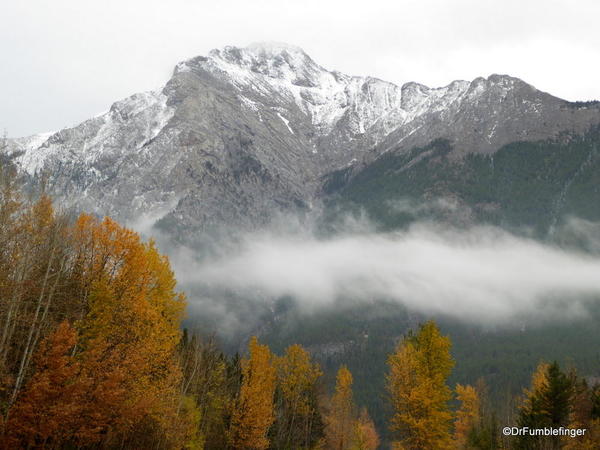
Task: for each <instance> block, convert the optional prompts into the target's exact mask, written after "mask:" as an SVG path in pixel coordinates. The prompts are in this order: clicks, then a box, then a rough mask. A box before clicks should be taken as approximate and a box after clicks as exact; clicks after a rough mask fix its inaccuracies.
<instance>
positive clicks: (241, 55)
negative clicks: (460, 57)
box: [176, 43, 470, 140]
mask: <svg viewBox="0 0 600 450" xmlns="http://www.w3.org/2000/svg"><path fill="white" fill-rule="evenodd" d="M194 64H200V65H201V66H202V68H204V69H205V70H208V71H210V72H212V73H213V74H215V75H217V76H219V77H224V78H226V79H227V80H228V81H229V82H230V83H231V84H233V85H234V86H235V87H236V88H238V89H240V90H241V91H243V92H246V93H247V95H244V96H242V97H241V99H242V102H243V103H244V105H246V106H247V107H249V108H251V109H254V107H255V106H254V104H255V103H256V101H255V100H250V99H249V98H248V97H250V96H252V97H254V98H255V99H258V100H259V101H260V103H263V104H266V105H268V104H270V103H273V102H275V101H277V100H280V101H281V102H283V103H287V104H288V106H289V107H293V106H295V107H297V108H298V109H299V110H300V111H301V112H303V113H304V114H305V115H306V116H308V117H309V118H310V120H311V122H312V124H313V125H314V127H315V129H316V131H317V132H318V134H320V135H327V134H329V133H331V132H332V130H333V129H334V128H335V126H336V125H337V124H338V123H339V122H340V121H341V120H342V119H346V120H347V123H348V126H349V127H350V132H351V133H352V134H354V135H363V134H365V133H367V132H368V131H369V130H371V131H375V134H376V136H375V140H378V139H380V138H382V137H384V136H385V135H387V134H389V133H390V132H391V131H393V130H394V129H397V128H398V127H400V126H402V125H404V124H406V123H407V122H409V121H411V120H414V119H415V118H416V117H419V116H420V115H423V114H425V113H427V112H432V111H440V110H443V109H445V108H448V107H449V106H450V105H451V104H453V103H454V102H456V101H457V100H459V99H460V97H461V96H463V95H464V94H465V93H466V91H467V90H468V89H469V86H470V83H469V82H467V81H457V82H454V83H452V84H450V85H448V86H446V87H443V88H438V89H431V88H428V87H426V86H423V85H420V84H417V83H408V84H405V85H404V86H402V87H399V86H397V85H395V84H393V83H389V82H386V81H382V80H379V79H376V78H371V77H358V76H349V75H345V74H342V73H340V72H336V71H328V70H326V69H325V68H323V67H322V66H320V65H318V64H317V63H315V62H314V61H313V60H312V59H311V58H310V57H309V56H308V55H307V54H306V53H305V52H304V51H303V50H302V49H301V48H299V47H295V46H291V45H287V44H280V43H259V44H252V45H250V46H248V47H245V48H240V47H231V46H227V47H224V48H222V49H215V50H212V51H211V52H210V53H209V56H208V58H201V59H199V58H195V59H192V60H189V61H187V62H183V63H180V64H178V65H177V68H176V72H177V71H180V72H181V71H189V70H190V66H192V65H194Z"/></svg>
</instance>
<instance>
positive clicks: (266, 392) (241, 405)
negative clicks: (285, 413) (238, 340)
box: [230, 336, 276, 449]
mask: <svg viewBox="0 0 600 450" xmlns="http://www.w3.org/2000/svg"><path fill="white" fill-rule="evenodd" d="M248 350H249V357H248V358H247V359H245V360H243V361H242V386H241V388H240V394H239V397H238V400H237V403H236V407H235V410H234V412H233V417H232V419H231V430H230V444H231V446H232V447H233V448H236V449H245V448H251V449H265V448H267V447H268V446H269V441H268V439H267V433H268V431H269V428H270V427H271V425H272V424H273V421H274V420H275V417H274V414H273V395H274V393H275V379H276V375H275V367H274V366H273V355H272V354H271V351H270V350H269V347H267V346H266V345H261V344H259V342H258V339H257V338H256V337H255V336H253V337H252V338H251V339H250V343H249V345H248Z"/></svg>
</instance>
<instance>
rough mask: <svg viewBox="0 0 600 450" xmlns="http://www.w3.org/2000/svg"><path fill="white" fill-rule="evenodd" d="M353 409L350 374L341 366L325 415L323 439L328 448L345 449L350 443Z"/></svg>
mask: <svg viewBox="0 0 600 450" xmlns="http://www.w3.org/2000/svg"><path fill="white" fill-rule="evenodd" d="M354 409H355V407H354V400H353V398H352V374H351V373H350V371H349V370H348V368H347V367H346V366H341V367H340V368H339V370H338V373H337V377H336V383H335V393H334V394H333V397H332V398H331V406H330V410H329V412H328V414H327V415H326V416H325V439H326V441H327V445H328V447H329V448H331V449H333V450H346V449H348V448H350V445H352V438H353V433H354V418H355V411H354Z"/></svg>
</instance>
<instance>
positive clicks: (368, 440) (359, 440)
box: [350, 408, 379, 450]
mask: <svg viewBox="0 0 600 450" xmlns="http://www.w3.org/2000/svg"><path fill="white" fill-rule="evenodd" d="M378 446H379V435H378V434H377V430H376V429H375V424H374V423H373V421H372V420H371V417H369V413H368V412H367V409H366V408H363V409H362V411H361V413H360V416H359V418H358V420H356V421H355V423H354V435H353V437H352V445H351V447H350V448H351V450H376V449H377V447H378Z"/></svg>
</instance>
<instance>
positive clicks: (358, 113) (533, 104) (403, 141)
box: [6, 44, 600, 233]
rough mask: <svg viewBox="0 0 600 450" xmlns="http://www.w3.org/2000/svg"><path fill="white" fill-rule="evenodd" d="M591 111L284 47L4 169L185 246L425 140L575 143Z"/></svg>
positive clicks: (217, 62)
mask: <svg viewBox="0 0 600 450" xmlns="http://www.w3.org/2000/svg"><path fill="white" fill-rule="evenodd" d="M598 123H600V106H598V105H597V104H583V105H579V104H571V103H568V102H565V101H563V100H560V99H558V98H556V97H553V96H551V95H549V94H546V93H543V92H540V91H538V90H536V89H535V88H534V87H532V86H530V85H528V84H526V83H525V82H523V81H521V80H519V79H516V78H512V77H508V76H503V75H492V76H490V77H489V78H487V79H484V78H477V79H475V80H473V81H471V82H468V81H454V82H452V83H450V84H449V85H448V86H446V87H443V88H436V89H433V88H428V87H426V86H423V85H420V84H417V83H407V84H405V85H403V86H402V87H399V86H396V85H394V84H392V83H388V82H385V81H381V80H378V79H375V78H370V77H353V76H348V75H344V74H342V73H339V72H336V71H329V70H326V69H324V68H323V67H321V66H320V65H318V64H317V63H316V62H314V61H313V60H312V59H311V58H310V57H309V56H308V55H307V54H306V53H304V52H303V51H302V50H301V49H299V48H297V47H292V46H287V45H266V44H259V45H252V46H249V47H246V48H237V47H225V48H223V49H220V50H213V51H211V52H210V53H209V55H208V56H207V57H202V56H200V57H196V58H192V59H190V60H188V61H184V62H182V63H179V64H178V65H177V66H176V67H175V70H174V72H173V76H172V78H171V79H170V80H169V82H168V83H167V84H166V85H165V87H164V88H163V89H161V90H160V91H157V92H149V93H142V94H136V95H133V96H131V97H129V98H126V99H124V100H121V101H119V102H116V103H114V104H113V105H112V106H111V108H110V110H109V111H108V112H106V113H104V114H101V115H99V116H97V117H94V118H92V119H89V120H87V121H85V122H83V123H81V124H80V125H77V126H75V127H73V128H66V129H63V130H60V131H58V132H56V133H52V134H49V135H48V134H46V135H38V136H32V137H29V138H21V139H14V140H11V141H10V142H9V145H8V150H6V152H7V153H8V155H9V157H10V158H11V159H12V160H13V161H14V162H15V163H16V164H17V165H18V166H19V167H20V169H21V170H22V171H23V172H25V173H27V174H28V175H29V176H31V177H32V179H34V178H35V177H39V176H40V175H41V174H42V173H44V174H46V176H47V178H48V180H47V183H48V186H49V187H50V189H51V190H52V192H53V193H54V194H55V195H56V196H57V197H59V198H60V199H62V201H63V202H64V203H65V204H67V205H69V206H72V207H75V208H78V209H79V208H81V209H85V210H88V211H94V212H96V213H98V214H110V215H112V216H114V217H116V218H117V219H119V220H121V221H125V222H129V223H131V224H133V223H138V224H139V223H142V222H143V223H145V224H153V223H155V222H156V221H159V220H160V224H161V225H162V226H163V227H165V228H168V229H170V230H178V231H177V232H178V233H181V232H185V233H188V232H192V231H195V230H210V229H215V228H220V227H223V226H234V227H254V226H257V225H260V224H263V223H265V222H266V221H268V220H269V219H270V217H271V216H272V215H273V214H274V212H276V211H280V210H289V209H294V210H297V209H300V210H310V209H311V208H312V207H313V206H314V205H315V204H317V203H318V202H319V200H320V196H321V195H322V192H323V191H322V184H323V182H324V180H325V179H326V178H327V174H328V173H331V172H333V171H335V170H338V169H340V168H346V167H351V168H354V167H356V168H357V170H358V168H363V167H365V166H368V165H369V164H370V163H371V162H373V161H374V160H376V159H377V158H379V157H380V156H381V155H382V154H386V153H387V152H389V151H390V150H393V151H394V152H405V151H408V150H409V149H411V148H414V147H415V146H420V145H426V144H427V143H429V142H431V141H432V140H434V139H436V138H445V139H448V140H449V141H450V142H452V143H453V148H454V150H453V158H456V159H459V158H461V157H462V156H464V155H465V154H468V153H486V154H489V153H493V152H494V151H496V150H497V149H498V148H500V147H501V146H502V145H504V144H507V143H510V142H514V141H534V140H540V139H548V138H554V137H556V136H558V135H559V134H560V133H561V132H564V131H569V132H571V133H583V132H585V131H586V130H587V129H589V128H590V127H591V126H593V125H595V124H598Z"/></svg>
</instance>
